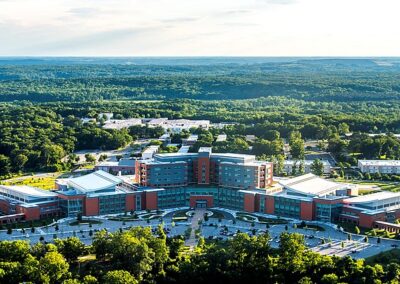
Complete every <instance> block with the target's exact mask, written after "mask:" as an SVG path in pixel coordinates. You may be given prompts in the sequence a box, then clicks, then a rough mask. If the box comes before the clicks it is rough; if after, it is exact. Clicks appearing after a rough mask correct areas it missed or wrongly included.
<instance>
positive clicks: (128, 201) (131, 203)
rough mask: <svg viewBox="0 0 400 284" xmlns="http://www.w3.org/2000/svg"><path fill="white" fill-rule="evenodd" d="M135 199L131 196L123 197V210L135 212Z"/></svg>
mask: <svg viewBox="0 0 400 284" xmlns="http://www.w3.org/2000/svg"><path fill="white" fill-rule="evenodd" d="M135 201H136V198H135V195H133V194H127V195H126V197H125V210H126V211H131V210H136V202H135Z"/></svg>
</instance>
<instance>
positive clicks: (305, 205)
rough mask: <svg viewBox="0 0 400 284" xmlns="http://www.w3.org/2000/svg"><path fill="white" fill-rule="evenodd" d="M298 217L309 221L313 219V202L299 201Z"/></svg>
mask: <svg viewBox="0 0 400 284" xmlns="http://www.w3.org/2000/svg"><path fill="white" fill-rule="evenodd" d="M300 219H301V220H307V221H311V220H312V219H313V203H312V202H307V201H301V203H300Z"/></svg>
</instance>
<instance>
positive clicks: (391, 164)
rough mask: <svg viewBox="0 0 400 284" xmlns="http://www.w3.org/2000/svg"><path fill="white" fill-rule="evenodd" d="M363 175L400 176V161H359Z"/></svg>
mask: <svg viewBox="0 0 400 284" xmlns="http://www.w3.org/2000/svg"><path fill="white" fill-rule="evenodd" d="M358 168H359V169H360V171H361V172H362V173H370V174H374V173H380V174H400V160H358Z"/></svg>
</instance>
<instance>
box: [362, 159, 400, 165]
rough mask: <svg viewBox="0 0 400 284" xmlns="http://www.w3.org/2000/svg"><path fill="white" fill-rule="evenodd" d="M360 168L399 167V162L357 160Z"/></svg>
mask: <svg viewBox="0 0 400 284" xmlns="http://www.w3.org/2000/svg"><path fill="white" fill-rule="evenodd" d="M358 163H359V164H360V165H362V166H400V160H358Z"/></svg>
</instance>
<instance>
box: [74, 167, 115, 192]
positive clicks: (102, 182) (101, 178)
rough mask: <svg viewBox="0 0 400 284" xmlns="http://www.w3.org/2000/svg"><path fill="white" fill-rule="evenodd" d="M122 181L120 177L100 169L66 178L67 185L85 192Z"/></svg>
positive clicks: (105, 187) (108, 186)
mask: <svg viewBox="0 0 400 284" xmlns="http://www.w3.org/2000/svg"><path fill="white" fill-rule="evenodd" d="M122 182H123V180H122V179H120V178H118V177H116V176H114V175H112V174H109V173H106V172H104V171H101V170H100V171H96V172H94V173H91V174H88V175H84V176H81V177H76V178H69V179H67V184H68V186H69V187H72V188H74V189H76V190H79V191H81V192H85V193H86V192H94V191H98V190H103V189H108V188H111V187H114V186H116V185H117V184H120V183H122Z"/></svg>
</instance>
